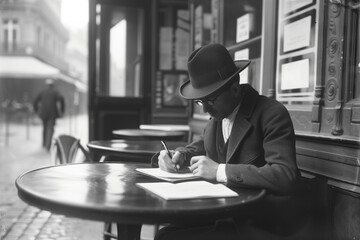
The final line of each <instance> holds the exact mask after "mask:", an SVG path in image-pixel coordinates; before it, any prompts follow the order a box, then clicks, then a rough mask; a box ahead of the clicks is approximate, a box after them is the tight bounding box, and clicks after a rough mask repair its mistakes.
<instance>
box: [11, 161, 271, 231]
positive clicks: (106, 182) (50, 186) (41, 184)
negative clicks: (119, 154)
mask: <svg viewBox="0 0 360 240" xmlns="http://www.w3.org/2000/svg"><path fill="white" fill-rule="evenodd" d="M149 166H150V165H149V164H121V163H81V164H66V165H58V166H50V167H44V168H40V169H35V170H32V171H29V172H26V173H24V174H22V175H21V176H19V177H18V178H17V180H16V187H17V189H18V195H19V197H20V198H21V199H22V200H23V201H25V202H27V203H28V204H30V205H34V206H37V207H39V208H41V209H45V210H48V211H51V212H54V213H58V214H64V215H67V216H72V217H78V218H85V219H90V220H98V221H108V222H118V223H124V224H156V223H176V222H178V223H185V222H186V223H188V222H189V219H190V220H194V221H197V222H199V221H201V220H210V219H217V218H219V217H228V216H229V215H231V214H239V211H241V210H244V208H246V206H248V205H249V204H250V203H253V202H255V201H258V200H260V199H262V198H263V197H264V195H265V190H259V189H234V190H235V191H236V192H238V193H239V196H238V197H232V198H214V199H194V200H176V201H166V200H164V199H162V198H160V197H157V196H155V195H152V194H151V193H149V192H147V191H145V190H143V189H142V188H139V187H138V186H137V185H136V183H139V182H156V181H159V180H157V179H154V178H151V177H147V176H144V175H141V174H139V173H138V172H136V171H135V169H136V168H140V167H141V168H144V167H149Z"/></svg>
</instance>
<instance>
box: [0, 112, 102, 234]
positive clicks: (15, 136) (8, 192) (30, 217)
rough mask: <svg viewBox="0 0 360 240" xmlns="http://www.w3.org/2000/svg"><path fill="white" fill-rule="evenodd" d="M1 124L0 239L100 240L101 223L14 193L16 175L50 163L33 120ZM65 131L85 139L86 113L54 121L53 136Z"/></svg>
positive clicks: (40, 127)
mask: <svg viewBox="0 0 360 240" xmlns="http://www.w3.org/2000/svg"><path fill="white" fill-rule="evenodd" d="M9 126H10V128H9V130H10V131H9V138H8V139H5V126H4V123H3V122H2V123H1V124H0V176H1V177H0V240H1V239H4V240H13V239H18V240H32V239H47V240H50V239H74V240H82V239H84V240H85V239H87V240H99V239H102V228H103V223H101V222H95V221H88V220H82V219H77V218H68V217H64V216H62V215H56V214H52V213H50V212H47V211H42V210H40V209H38V208H35V207H32V206H29V205H27V204H25V203H24V202H23V201H21V200H20V199H19V198H18V196H17V190H16V187H15V184H14V182H15V180H16V178H17V177H18V176H19V175H20V174H21V173H23V172H25V171H28V170H31V169H34V168H39V167H44V166H48V165H50V153H48V152H46V151H45V150H43V149H42V147H41V141H42V139H41V134H42V126H41V124H40V123H39V122H38V121H37V120H36V119H32V121H31V123H30V125H29V126H28V127H27V126H26V124H15V123H13V124H11V125H9ZM60 133H65V134H71V135H74V136H76V137H78V138H80V139H81V142H82V143H83V144H85V145H86V143H87V142H88V119H87V116H86V115H83V116H77V117H76V118H71V119H70V118H64V119H59V120H58V121H57V125H56V127H55V134H54V136H56V135H58V134H60Z"/></svg>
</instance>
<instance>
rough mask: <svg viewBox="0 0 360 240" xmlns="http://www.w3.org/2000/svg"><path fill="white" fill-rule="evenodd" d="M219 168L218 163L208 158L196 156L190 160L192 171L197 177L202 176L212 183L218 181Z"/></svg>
mask: <svg viewBox="0 0 360 240" xmlns="http://www.w3.org/2000/svg"><path fill="white" fill-rule="evenodd" d="M218 167H219V164H218V163H217V162H214V161H213V160H212V159H210V158H208V157H207V156H196V157H192V158H191V160H190V170H191V172H192V173H193V174H194V175H195V176H200V177H203V178H205V179H208V180H210V181H215V180H216V172H217V169H218Z"/></svg>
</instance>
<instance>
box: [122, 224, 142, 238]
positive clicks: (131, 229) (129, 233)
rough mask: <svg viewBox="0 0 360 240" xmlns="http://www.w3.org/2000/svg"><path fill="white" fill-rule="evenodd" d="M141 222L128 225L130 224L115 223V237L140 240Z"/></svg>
mask: <svg viewBox="0 0 360 240" xmlns="http://www.w3.org/2000/svg"><path fill="white" fill-rule="evenodd" d="M140 233H141V224H140V225H130V224H120V223H118V224H117V237H118V239H129V240H130V239H131V240H140Z"/></svg>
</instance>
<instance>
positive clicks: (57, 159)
mask: <svg viewBox="0 0 360 240" xmlns="http://www.w3.org/2000/svg"><path fill="white" fill-rule="evenodd" d="M79 149H80V150H81V152H82V153H83V155H84V160H83V162H92V159H91V156H90V154H89V152H88V151H87V150H86V149H85V148H84V147H83V146H82V145H81V143H80V139H78V138H75V137H73V136H71V135H66V134H62V135H59V136H57V137H55V138H54V141H53V144H52V148H51V153H52V162H53V164H55V165H56V164H65V163H74V162H76V158H77V153H78V150H79Z"/></svg>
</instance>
